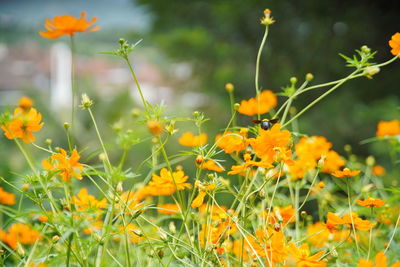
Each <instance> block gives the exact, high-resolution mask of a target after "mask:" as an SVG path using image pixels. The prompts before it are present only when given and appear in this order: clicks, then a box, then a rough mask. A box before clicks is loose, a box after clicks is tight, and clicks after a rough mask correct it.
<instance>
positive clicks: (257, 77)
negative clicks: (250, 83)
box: [254, 25, 269, 120]
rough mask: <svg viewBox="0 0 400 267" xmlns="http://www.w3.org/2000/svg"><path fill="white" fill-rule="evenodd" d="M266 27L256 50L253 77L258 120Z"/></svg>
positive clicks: (259, 116)
mask: <svg viewBox="0 0 400 267" xmlns="http://www.w3.org/2000/svg"><path fill="white" fill-rule="evenodd" d="M268 28H269V27H268V25H266V26H265V32H264V36H263V38H262V41H261V44H260V48H259V49H258V53H257V59H256V74H255V77H254V84H255V87H256V93H257V94H256V98H257V118H258V120H260V118H261V115H260V97H259V95H260V86H259V81H258V80H259V75H260V60H261V54H262V51H263V48H264V46H265V41H266V40H267V36H268Z"/></svg>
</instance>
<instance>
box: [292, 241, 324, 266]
mask: <svg viewBox="0 0 400 267" xmlns="http://www.w3.org/2000/svg"><path fill="white" fill-rule="evenodd" d="M288 252H289V257H290V259H289V262H294V263H296V266H303V267H306V266H313V267H324V266H326V262H325V261H320V260H319V259H320V258H321V257H322V255H324V253H325V252H324V251H319V252H317V253H315V254H314V255H312V256H311V255H310V254H311V253H310V249H309V248H308V245H307V244H302V245H301V246H300V247H296V246H295V245H294V244H293V243H292V242H290V243H289V246H288Z"/></svg>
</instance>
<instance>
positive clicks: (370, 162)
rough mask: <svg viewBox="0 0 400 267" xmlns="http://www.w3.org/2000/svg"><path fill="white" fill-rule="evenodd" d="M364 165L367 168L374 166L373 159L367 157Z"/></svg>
mask: <svg viewBox="0 0 400 267" xmlns="http://www.w3.org/2000/svg"><path fill="white" fill-rule="evenodd" d="M365 163H366V164H367V165H368V166H374V165H375V158H374V157H373V156H369V157H367V159H366V160H365Z"/></svg>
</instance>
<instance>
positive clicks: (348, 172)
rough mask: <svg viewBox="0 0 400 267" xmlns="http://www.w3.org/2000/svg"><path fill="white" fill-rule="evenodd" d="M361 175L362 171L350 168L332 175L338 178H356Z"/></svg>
mask: <svg viewBox="0 0 400 267" xmlns="http://www.w3.org/2000/svg"><path fill="white" fill-rule="evenodd" d="M359 173H360V170H353V171H352V170H350V169H349V168H344V169H343V171H335V172H333V173H331V174H332V175H333V176H335V177H338V178H346V177H354V176H357V175H358V174H359Z"/></svg>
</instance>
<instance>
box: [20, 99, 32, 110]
mask: <svg viewBox="0 0 400 267" xmlns="http://www.w3.org/2000/svg"><path fill="white" fill-rule="evenodd" d="M32 105H33V100H32V99H30V98H29V97H27V96H23V97H21V98H20V99H19V101H18V106H19V107H20V108H22V109H23V110H28V109H30V108H31V107H32Z"/></svg>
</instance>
